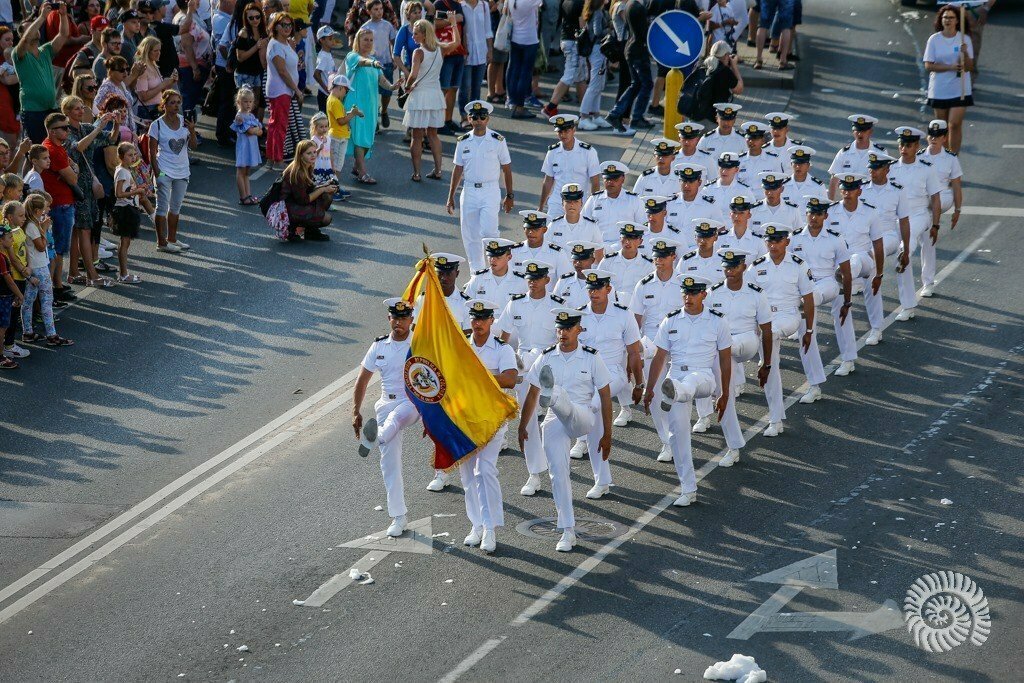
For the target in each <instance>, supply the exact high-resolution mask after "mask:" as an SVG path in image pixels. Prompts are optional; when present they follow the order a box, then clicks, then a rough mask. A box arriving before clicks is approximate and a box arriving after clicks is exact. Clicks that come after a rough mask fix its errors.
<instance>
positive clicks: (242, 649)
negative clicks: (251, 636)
mask: <svg viewBox="0 0 1024 683" xmlns="http://www.w3.org/2000/svg"><path fill="white" fill-rule="evenodd" d="M235 649H236V650H238V651H239V652H248V651H249V646H248V645H239V646H238V647H236V648H235Z"/></svg>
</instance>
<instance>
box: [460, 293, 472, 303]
mask: <svg viewBox="0 0 1024 683" xmlns="http://www.w3.org/2000/svg"><path fill="white" fill-rule="evenodd" d="M459 295H460V296H462V298H463V299H465V300H466V301H469V300H470V298H471V297H470V296H469V295H468V294H466V293H465V292H459Z"/></svg>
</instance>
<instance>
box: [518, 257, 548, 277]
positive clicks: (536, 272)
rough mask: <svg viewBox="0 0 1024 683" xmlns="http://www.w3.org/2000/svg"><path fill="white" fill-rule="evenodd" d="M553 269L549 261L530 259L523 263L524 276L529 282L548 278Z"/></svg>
mask: <svg viewBox="0 0 1024 683" xmlns="http://www.w3.org/2000/svg"><path fill="white" fill-rule="evenodd" d="M553 267H554V266H552V265H551V264H550V263H548V262H547V261H538V260H537V259H530V260H528V261H524V262H523V276H524V277H525V278H526V279H527V280H539V279H541V278H542V277H547V276H548V274H549V273H550V271H551V269H552V268H553Z"/></svg>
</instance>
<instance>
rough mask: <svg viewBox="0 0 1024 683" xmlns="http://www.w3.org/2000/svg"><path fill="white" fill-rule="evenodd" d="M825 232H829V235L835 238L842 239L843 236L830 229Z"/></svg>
mask: <svg viewBox="0 0 1024 683" xmlns="http://www.w3.org/2000/svg"><path fill="white" fill-rule="evenodd" d="M825 232H827V233H828V234H830V235H833V236H835V237H842V235H840V234H839V233H838V232H836V231H835V230H830V229H828V228H825Z"/></svg>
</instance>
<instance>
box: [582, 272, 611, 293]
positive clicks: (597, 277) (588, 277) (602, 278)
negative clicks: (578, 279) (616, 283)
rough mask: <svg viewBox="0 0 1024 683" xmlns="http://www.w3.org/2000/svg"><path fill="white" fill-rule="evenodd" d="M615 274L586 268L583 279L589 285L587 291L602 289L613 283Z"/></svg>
mask: <svg viewBox="0 0 1024 683" xmlns="http://www.w3.org/2000/svg"><path fill="white" fill-rule="evenodd" d="M613 274H614V273H612V272H611V271H608V270H601V269H600V268H585V269H584V270H583V279H584V281H586V283H587V289H601V288H602V287H605V286H607V285H610V284H611V283H612V275H613Z"/></svg>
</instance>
